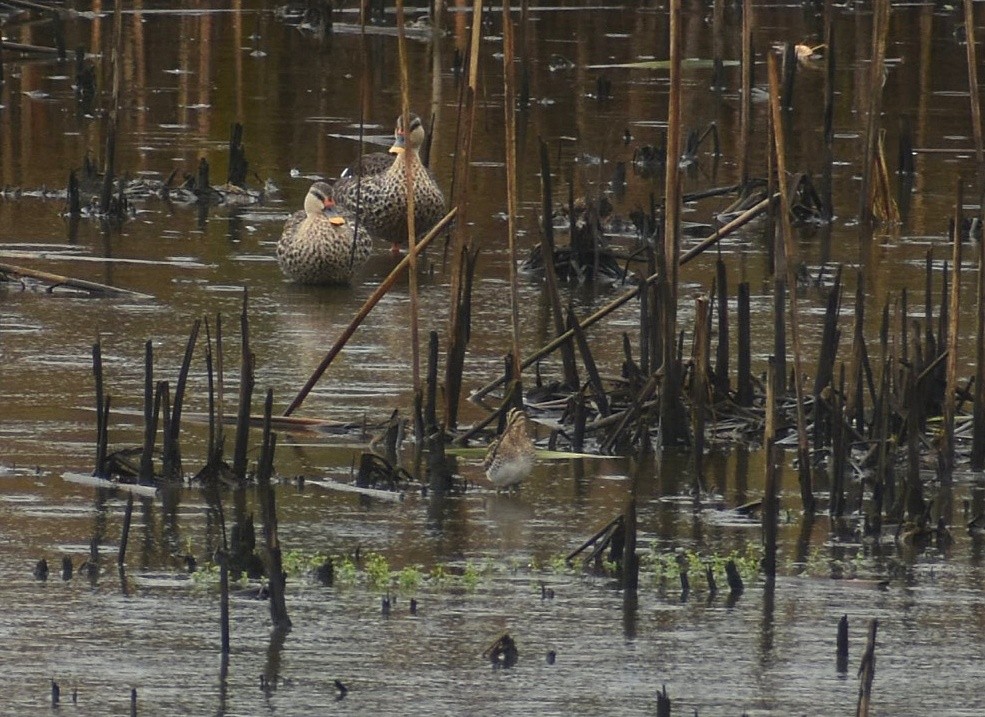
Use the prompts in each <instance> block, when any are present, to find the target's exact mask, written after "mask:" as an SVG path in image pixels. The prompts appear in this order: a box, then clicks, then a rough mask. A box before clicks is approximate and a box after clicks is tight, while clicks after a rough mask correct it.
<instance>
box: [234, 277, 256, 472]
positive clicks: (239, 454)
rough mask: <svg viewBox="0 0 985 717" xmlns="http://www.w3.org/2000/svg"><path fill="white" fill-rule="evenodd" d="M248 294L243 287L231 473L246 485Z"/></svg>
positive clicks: (249, 382) (249, 358)
mask: <svg viewBox="0 0 985 717" xmlns="http://www.w3.org/2000/svg"><path fill="white" fill-rule="evenodd" d="M248 306H249V294H248V292H247V290H246V289H243V310H242V312H241V313H240V333H241V337H242V339H241V340H242V343H241V348H240V373H239V411H238V414H237V417H236V445H235V447H234V448H233V475H234V476H235V478H236V480H237V482H238V483H239V485H240V486H241V487H242V486H245V485H246V450H247V443H248V442H249V438H250V405H251V403H252V401H253V361H254V357H253V351H252V350H251V349H250V317H249V313H248V311H247V307H248Z"/></svg>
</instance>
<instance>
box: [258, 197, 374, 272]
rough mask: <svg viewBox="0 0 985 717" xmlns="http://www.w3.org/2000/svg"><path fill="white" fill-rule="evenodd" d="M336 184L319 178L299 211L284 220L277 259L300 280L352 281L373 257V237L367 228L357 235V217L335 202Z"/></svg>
mask: <svg viewBox="0 0 985 717" xmlns="http://www.w3.org/2000/svg"><path fill="white" fill-rule="evenodd" d="M331 192H332V188H331V187H330V186H329V185H327V184H325V183H324V182H315V183H314V184H312V185H311V189H309V190H308V195H307V196H306V197H305V200H304V210H303V211H297V212H295V213H294V214H292V215H291V216H290V217H288V219H287V221H286V222H285V223H284V231H283V233H282V234H281V237H280V241H279V242H277V263H278V265H280V269H281V271H283V272H284V274H285V275H286V276H287V277H288V278H290V279H292V280H294V281H296V282H298V283H299V284H349V283H350V282H351V281H352V275H353V273H354V272H355V271H356V270H357V269H359V268H360V267H361V266H362V265H363V264H364V263H365V262H366V259H367V258H369V252H370V248H371V243H372V241H371V239H370V236H369V234H368V232H366V231H365V230H363V229H360V230H359V234H358V236H356V234H355V232H354V229H355V217H354V216H352V214H351V213H349V212H346V211H344V210H339V209H338V207H335V206H333V203H332V199H331Z"/></svg>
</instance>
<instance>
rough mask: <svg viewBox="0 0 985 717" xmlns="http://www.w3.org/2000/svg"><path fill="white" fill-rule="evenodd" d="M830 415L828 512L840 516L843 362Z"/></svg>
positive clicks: (844, 448)
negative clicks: (829, 490)
mask: <svg viewBox="0 0 985 717" xmlns="http://www.w3.org/2000/svg"><path fill="white" fill-rule="evenodd" d="M832 388H833V389H835V390H832V391H831V403H830V415H831V504H830V505H829V507H828V512H829V513H830V514H831V515H832V516H834V517H836V518H840V517H841V516H842V515H844V513H845V471H846V467H847V463H848V460H847V455H848V449H849V447H848V436H847V430H846V427H847V426H846V424H847V420H848V419H847V416H846V415H845V401H844V397H845V364H841V369H840V371H839V376H838V386H837V387H832Z"/></svg>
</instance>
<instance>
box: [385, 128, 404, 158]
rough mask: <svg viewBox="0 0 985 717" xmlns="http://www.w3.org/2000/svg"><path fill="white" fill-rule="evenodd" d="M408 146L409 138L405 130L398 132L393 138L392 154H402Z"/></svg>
mask: <svg viewBox="0 0 985 717" xmlns="http://www.w3.org/2000/svg"><path fill="white" fill-rule="evenodd" d="M406 146H407V138H406V137H405V136H404V133H403V132H398V133H397V134H396V136H395V137H394V138H393V146H392V147H390V150H389V151H390V154H400V153H401V152H403V151H404V149H405V147H406Z"/></svg>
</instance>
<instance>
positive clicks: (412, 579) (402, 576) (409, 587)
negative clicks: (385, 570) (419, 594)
mask: <svg viewBox="0 0 985 717" xmlns="http://www.w3.org/2000/svg"><path fill="white" fill-rule="evenodd" d="M423 582H424V573H423V572H421V570H420V568H418V567H415V566H411V565H408V566H406V567H404V568H402V569H401V570H400V572H399V573H397V589H398V590H400V592H402V593H412V592H415V591H416V590H418V589H419V588H420V587H421V583H423Z"/></svg>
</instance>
